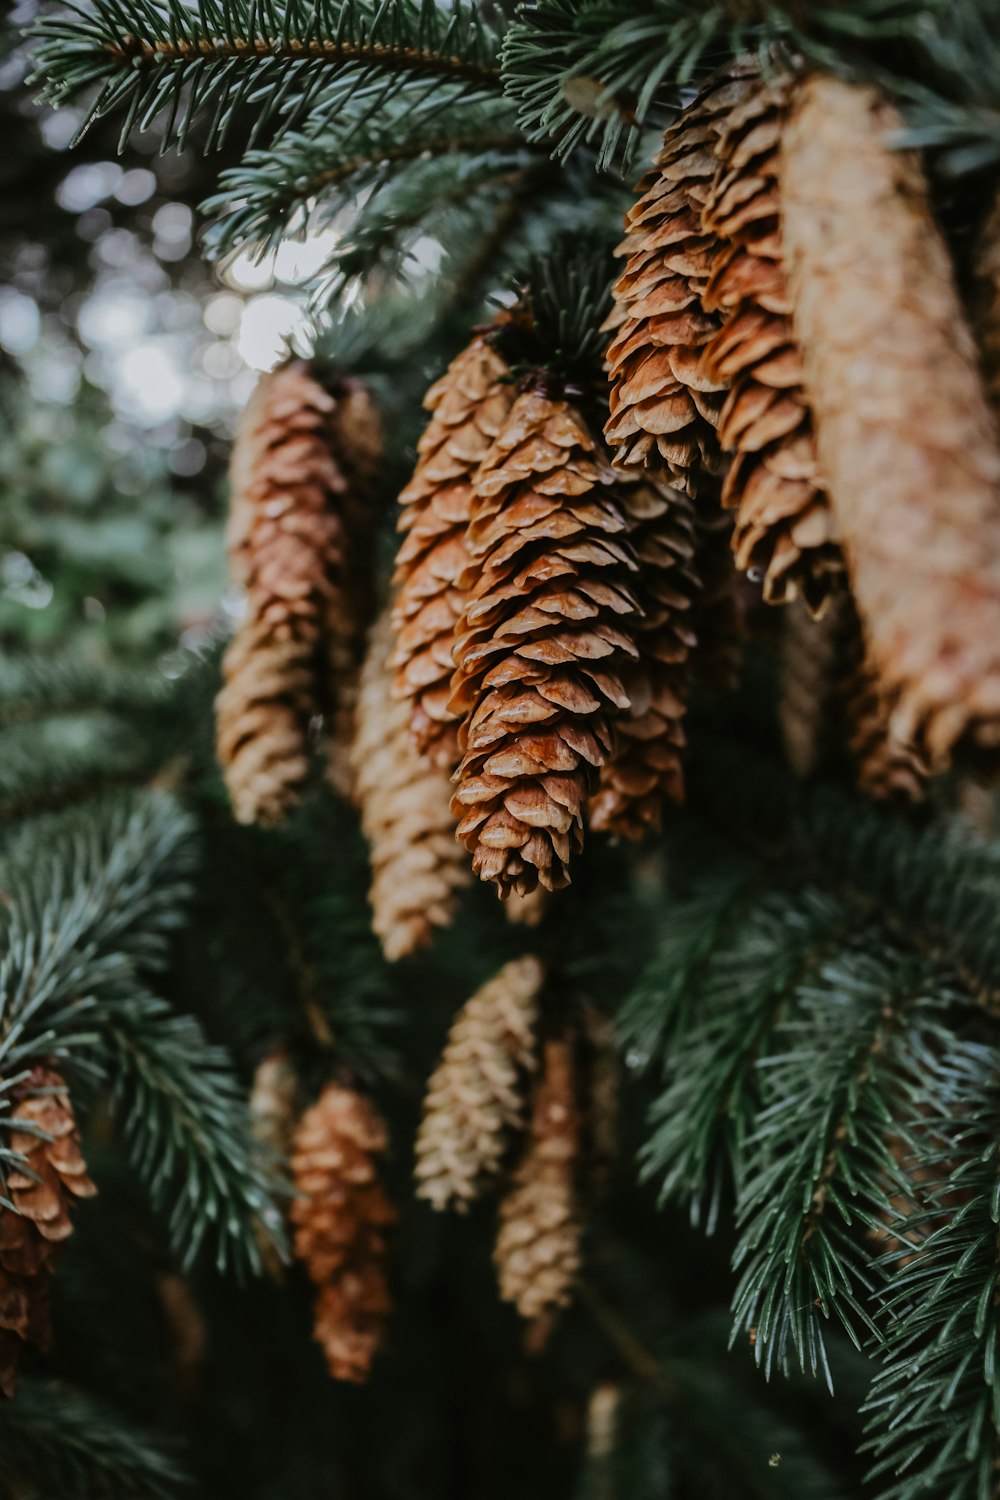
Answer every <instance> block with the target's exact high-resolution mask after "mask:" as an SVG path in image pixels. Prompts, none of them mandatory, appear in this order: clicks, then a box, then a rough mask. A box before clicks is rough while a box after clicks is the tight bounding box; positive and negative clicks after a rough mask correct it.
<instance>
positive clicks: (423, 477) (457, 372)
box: [392, 334, 514, 771]
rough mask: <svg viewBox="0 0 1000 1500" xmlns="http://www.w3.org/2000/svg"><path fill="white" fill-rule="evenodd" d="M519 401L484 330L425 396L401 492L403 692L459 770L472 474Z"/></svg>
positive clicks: (430, 748) (399, 665) (413, 719)
mask: <svg viewBox="0 0 1000 1500" xmlns="http://www.w3.org/2000/svg"><path fill="white" fill-rule="evenodd" d="M513 400H514V386H513V383H512V381H511V378H510V370H509V369H508V366H507V364H506V362H505V360H504V359H503V358H502V357H501V355H500V354H498V353H497V351H496V350H495V349H493V347H492V346H491V344H490V342H489V339H488V338H487V336H486V335H485V334H481V335H480V336H479V337H477V338H476V339H474V340H473V342H472V343H471V344H470V345H469V347H468V348H467V349H464V350H463V351H462V353H461V354H460V355H459V356H458V357H457V359H454V360H453V361H452V363H451V365H450V366H449V367H448V370H447V372H446V373H445V374H444V375H443V376H442V378H441V379H440V380H439V381H437V382H436V384H434V385H432V386H431V388H430V390H429V391H428V392H427V395H426V397H425V398H424V405H425V406H426V407H427V408H428V409H429V410H430V411H431V413H432V416H431V420H430V421H429V422H428V424H427V427H426V429H425V431H424V434H423V436H422V437H421V439H420V442H419V443H418V444H417V452H418V454H419V458H418V460H417V466H416V469H415V470H414V474H413V478H412V479H411V480H410V482H409V484H408V485H407V486H406V488H405V489H404V490H403V493H402V494H401V495H400V497H399V501H400V504H401V505H402V506H403V507H404V509H403V513H402V515H401V517H400V522H399V529H400V531H402V532H403V533H404V538H403V541H402V543H401V545H400V548H399V555H398V557H397V559H396V572H395V575H394V580H393V581H394V582H395V584H396V585H397V588H398V592H397V595H396V602H395V605H394V607H393V625H394V628H395V630H396V637H397V639H396V649H395V653H394V656H393V661H392V665H393V668H394V670H395V674H396V691H397V693H398V694H399V696H400V697H401V698H403V699H405V700H406V702H407V703H408V705H409V709H410V723H411V727H412V730H413V734H414V737H415V740H416V743H417V748H418V749H419V750H421V751H423V752H424V753H425V754H427V755H428V756H429V757H430V759H431V760H433V761H434V763H435V764H436V765H443V766H447V768H448V770H449V771H452V770H453V769H454V767H455V765H456V764H457V761H458V751H457V724H456V723H455V718H454V715H453V713H452V712H451V710H450V709H449V707H448V700H449V698H450V697H451V687H450V684H451V674H452V670H453V662H452V649H453V646H454V643H455V627H456V624H457V622H458V619H459V617H460V615H461V611H462V601H463V587H462V575H463V573H464V571H465V567H466V565H467V563H468V560H469V555H468V552H467V550H466V546H465V530H466V526H467V525H468V522H469V518H470V515H471V512H472V499H473V490H472V477H473V475H474V474H475V472H476V469H477V468H478V467H479V464H480V461H481V460H482V459H483V458H485V456H486V454H487V452H488V450H489V447H490V444H491V443H492V441H493V439H494V438H495V437H496V436H497V434H498V433H499V431H500V428H501V426H502V425H503V422H504V421H505V419H506V416H507V413H508V412H509V410H510V407H511V405H512V403H513Z"/></svg>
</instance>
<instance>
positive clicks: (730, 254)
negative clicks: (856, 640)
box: [702, 64, 843, 613]
mask: <svg viewBox="0 0 1000 1500" xmlns="http://www.w3.org/2000/svg"><path fill="white" fill-rule="evenodd" d="M735 81H736V82H737V83H738V84H739V85H740V86H741V89H742V93H741V96H740V97H739V98H736V99H734V100H733V104H732V108H731V110H730V112H729V113H728V114H727V116H726V119H725V121H724V122H723V123H722V124H721V128H720V130H719V135H718V140H717V141H716V143H715V145H714V148H713V149H714V153H715V155H716V157H717V158H718V160H719V168H718V171H717V174H716V176H715V178H714V180H713V182H712V187H711V191H710V192H709V195H708V199H707V202H706V204H705V208H704V213H703V222H704V225H705V229H706V231H708V232H710V233H711V234H713V235H715V236H717V237H718V239H719V241H720V248H719V249H718V251H717V252H716V254H715V256H714V259H713V263H712V274H711V277H710V278H709V282H708V285H707V287H706V290H705V294H704V306H705V309H706V311H708V312H711V313H716V314H718V315H719V316H720V317H721V318H722V319H723V320H724V323H723V327H722V328H721V329H720V330H719V332H718V333H716V334H715V335H714V337H713V338H712V340H711V342H710V343H709V344H708V345H707V347H706V348H705V351H704V355H703V359H702V368H703V369H704V370H705V372H706V373H707V375H708V376H709V377H710V378H711V379H714V380H717V381H718V382H719V383H720V384H724V385H726V386H728V387H729V388H730V389H729V394H728V395H727V397H726V402H725V406H724V407H723V410H722V416H721V420H720V423H719V442H720V444H721V446H722V447H723V448H724V449H726V450H728V451H733V452H735V455H736V456H735V458H734V459H733V461H732V463H731V464H730V467H729V470H728V472H727V474H726V478H725V482H724V485H723V490H722V502H723V504H724V505H725V506H727V507H731V508H733V509H735V511H736V527H735V530H734V533H733V550H734V553H735V557H736V563H737V566H738V567H739V568H740V569H741V570H744V571H748V572H749V571H756V572H759V573H760V574H761V575H762V579H763V591H764V598H765V600H767V602H768V603H771V604H782V603H784V602H785V601H786V600H790V599H795V598H797V597H798V596H799V595H801V596H802V597H803V598H804V599H805V601H806V604H807V605H808V606H809V608H810V610H811V611H812V612H813V613H817V612H819V611H821V610H822V609H823V608H824V606H825V604H826V602H827V600H828V598H829V595H830V590H831V588H832V587H834V585H835V584H836V582H837V580H838V578H839V576H840V575H841V573H842V571H843V563H842V560H841V555H840V550H839V548H838V546H837V544H836V539H835V535H834V524H833V515H832V512H831V510H830V505H829V502H828V500H827V497H826V495H825V494H824V492H823V490H822V488H821V486H820V480H819V472H818V462H817V458H816V448H815V442H814V439H813V431H812V417H811V414H810V411H809V407H808V404H807V402H806V398H805V393H804V391H803V388H802V378H803V377H802V359H801V356H800V354H799V351H798V348H797V346H796V343H795V339H794V337H793V334H792V324H791V316H790V314H791V304H790V298H789V292H788V282H787V277H786V275H785V270H784V264H783V254H782V243H781V194H780V190H779V184H778V177H779V155H780V146H781V137H782V132H783V129H784V125H785V121H786V119H787V116H788V110H789V106H790V103H791V99H792V94H793V89H794V82H793V80H792V79H791V77H790V76H788V75H785V74H781V73H776V72H775V73H771V74H769V76H768V78H767V80H766V81H765V80H764V79H762V78H761V75H760V73H759V71H758V69H757V68H756V66H754V65H753V64H743V65H741V66H739V67H738V69H737V71H736V75H735Z"/></svg>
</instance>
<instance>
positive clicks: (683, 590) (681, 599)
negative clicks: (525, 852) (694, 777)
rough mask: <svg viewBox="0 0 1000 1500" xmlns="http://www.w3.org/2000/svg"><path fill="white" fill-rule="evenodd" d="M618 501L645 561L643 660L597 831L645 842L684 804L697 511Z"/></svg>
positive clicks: (625, 492)
mask: <svg viewBox="0 0 1000 1500" xmlns="http://www.w3.org/2000/svg"><path fill="white" fill-rule="evenodd" d="M616 494H617V497H618V499H619V502H620V504H621V506H622V509H623V510H624V512H625V516H626V519H627V521H628V524H629V540H630V542H631V543H632V546H633V548H634V550H635V554H636V557H637V558H638V561H639V578H638V581H637V584H636V593H637V595H638V598H639V603H640V606H641V608H642V611H643V613H642V617H641V620H640V621H639V623H638V625H637V626H636V645H637V646H638V648H639V659H638V661H637V662H636V663H635V664H634V666H632V667H630V668H629V669H628V670H627V671H626V672H625V674H624V681H625V690H626V692H627V693H628V696H629V700H630V704H629V709H628V712H627V713H625V714H623V715H622V716H621V718H620V719H619V720H618V747H617V749H616V751H615V754H614V757H613V759H612V760H610V761H609V762H608V763H607V764H606V765H604V766H603V767H602V768H601V779H600V785H599V787H598V790H597V792H596V794H595V796H594V797H592V798H591V802H590V809H589V819H590V826H591V828H594V829H598V830H600V831H601V832H604V833H613V834H618V835H621V836H622V837H624V838H630V839H641V838H642V837H643V835H644V834H645V833H646V832H647V831H648V830H649V829H650V828H659V827H660V824H661V821H662V814H663V804H664V802H682V801H683V800H684V773H683V769H682V766H681V756H682V755H683V752H684V730H683V727H682V726H683V719H684V712H685V709H686V707H687V691H688V656H689V654H690V652H691V650H692V648H693V647H694V645H695V636H694V632H693V630H692V628H691V622H692V619H693V616H694V610H695V605H696V603H697V599H698V593H699V585H698V579H697V577H696V576H695V573H694V569H693V566H692V560H693V558H694V553H695V530H694V519H693V515H692V506H691V502H690V500H689V499H688V498H687V496H686V495H683V494H682V493H681V492H680V491H679V490H669V489H666V488H657V487H656V486H654V485H652V484H648V483H637V484H622V485H620V486H619V488H618V490H617V492H616Z"/></svg>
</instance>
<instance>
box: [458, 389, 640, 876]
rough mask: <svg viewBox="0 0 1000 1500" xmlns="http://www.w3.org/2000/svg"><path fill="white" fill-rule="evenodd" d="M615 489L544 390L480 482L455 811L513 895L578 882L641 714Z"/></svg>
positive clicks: (502, 441) (466, 835) (498, 447)
mask: <svg viewBox="0 0 1000 1500" xmlns="http://www.w3.org/2000/svg"><path fill="white" fill-rule="evenodd" d="M615 480H616V474H615V471H614V470H613V469H612V468H611V466H610V464H608V463H607V462H606V460H605V459H604V457H603V454H602V453H601V451H600V450H599V449H598V447H597V444H596V443H595V441H594V439H593V437H592V436H591V434H590V432H589V431H588V429H587V427H586V424H585V422H584V421H583V419H582V418H581V416H580V415H579V413H578V412H577V411H576V410H575V409H574V408H573V407H572V406H571V405H570V404H569V403H568V402H567V401H560V400H555V399H554V398H551V397H549V396H547V395H545V394H544V393H543V392H542V391H540V390H532V391H528V392H526V393H525V394H523V395H521V396H519V397H518V399H517V401H516V402H515V404H514V406H513V407H512V408H511V411H510V414H509V416H508V418H507V421H506V423H505V424H504V427H503V430H502V431H501V433H500V435H499V436H498V438H497V439H496V441H495V443H494V444H493V446H492V448H491V449H490V452H489V454H488V456H487V457H486V458H485V459H484V460H483V463H482V465H481V466H480V469H479V472H478V474H477V476H476V499H475V511H474V515H473V519H472V521H471V523H470V526H469V532H468V546H469V550H470V553H471V554H472V559H473V561H472V563H471V564H470V569H469V576H470V590H469V594H468V596H467V599H466V603H465V607H464V613H463V617H462V622H461V628H460V630H459V633H458V637H457V640H456V645H455V664H456V665H455V675H454V678H453V688H454V692H453V696H452V700H451V701H452V707H453V711H454V712H456V713H458V714H462V715H464V716H466V717H465V719H464V722H463V724H462V727H461V732H460V747H461V749H462V751H463V758H462V761H461V764H460V766H459V769H458V771H457V772H456V775H455V780H456V781H457V783H458V787H457V790H456V792H455V796H454V799H453V802H452V806H453V808H454V810H455V813H456V816H459V817H460V818H461V822H460V823H459V827H458V834H459V837H460V838H461V839H462V841H463V842H464V843H465V844H466V846H467V847H468V848H469V850H470V851H471V853H472V856H473V868H474V870H475V871H476V873H477V874H478V875H479V876H480V878H481V879H483V880H492V881H495V883H496V885H497V887H498V888H499V891H500V894H501V895H506V894H508V893H509V892H510V891H512V890H515V891H518V892H520V893H521V894H522V895H524V894H526V893H527V892H529V891H531V890H533V889H534V888H535V886H536V885H538V884H541V885H543V886H545V887H546V889H548V890H555V889H558V888H559V887H561V886H564V885H567V884H568V883H569V869H568V867H569V860H570V855H571V853H572V852H573V851H574V850H579V849H580V848H582V845H583V812H584V808H585V807H586V804H587V799H588V797H589V796H590V794H591V792H592V791H593V790H594V787H595V782H596V777H597V773H598V771H599V770H600V767H601V766H602V765H603V764H604V762H605V761H606V760H607V759H608V758H609V756H610V754H611V752H612V748H613V741H612V721H613V719H614V717H615V716H616V715H617V714H618V713H619V712H620V711H621V710H622V709H625V708H627V707H628V697H627V694H626V692H625V689H624V687H623V684H622V678H621V668H622V666H623V665H624V664H626V663H627V662H628V661H630V660H634V659H635V658H636V657H637V655H638V652H637V649H636V646H635V643H634V640H633V637H632V631H633V629H634V626H635V622H636V615H637V604H636V600H635V597H634V595H633V594H632V592H631V589H630V587H629V585H628V582H627V578H628V575H629V574H630V573H634V572H635V571H636V570H637V564H636V561H635V557H634V554H633V552H632V549H631V547H630V545H629V543H628V540H627V535H626V533H627V529H628V528H627V522H626V520H625V516H624V514H623V511H622V509H621V506H620V504H619V503H618V499H617V496H616V486H615ZM616 621H620V624H619V623H616ZM622 627H624V629H623V628H622Z"/></svg>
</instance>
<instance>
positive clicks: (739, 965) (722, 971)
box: [641, 885, 855, 1232]
mask: <svg viewBox="0 0 1000 1500" xmlns="http://www.w3.org/2000/svg"><path fill="white" fill-rule="evenodd" d="M743 889H744V887H743V886H742V885H739V886H737V887H736V892H739V893H740V894H742V891H743ZM715 894H716V895H717V891H716V892H715ZM733 905H734V903H733V902H732V901H730V902H729V903H728V904H724V905H723V906H722V907H721V910H720V908H719V906H718V905H716V906H715V907H714V908H713V907H712V906H709V908H708V910H709V914H710V919H709V921H708V923H705V924H704V925H703V928H702V934H701V939H702V941H701V942H698V941H697V940H696V945H694V952H695V953H699V954H700V953H704V952H705V950H704V947H703V946H702V944H703V941H704V937H705V936H707V935H708V933H709V932H711V931H712V930H713V929H714V930H715V931H716V932H717V933H719V937H722V933H721V932H719V928H720V927H723V926H724V923H725V921H726V919H727V918H729V919H731V918H732V916H733ZM687 909H688V905H687V904H686V905H685V907H684V908H682V909H681V911H680V912H678V914H677V918H676V922H677V925H680V924H681V923H682V922H683V920H684V918H683V914H682V913H683V912H684V911H686V910H687ZM738 909H739V908H738V906H737V910H738ZM713 918H714V920H713ZM720 919H721V921H720ZM854 920H855V919H854V914H853V913H852V912H850V911H848V910H847V909H846V908H845V907H843V906H842V905H840V904H839V903H837V902H831V901H830V900H829V899H827V898H826V897H824V896H821V895H819V894H818V893H815V892H809V891H806V892H805V893H803V895H802V896H801V897H799V898H797V899H796V898H795V897H792V896H790V895H787V894H778V893H774V894H772V895H770V896H769V897H765V898H764V899H763V900H762V901H760V902H759V904H758V905H757V906H755V907H754V908H753V909H752V910H751V911H750V912H749V913H744V914H743V919H742V921H740V922H739V924H738V925H737V927H736V928H735V931H731V932H729V933H728V934H726V936H725V938H724V940H723V941H722V942H721V943H719V942H717V944H716V946H715V947H714V950H713V951H712V952H711V953H710V955H706V957H707V962H705V963H704V966H703V968H702V972H701V974H700V975H698V978H699V979H700V983H697V984H694V985H693V984H692V983H691V980H692V979H693V978H695V973H692V972H691V970H689V977H688V979H687V983H686V985H685V990H686V993H685V995H684V1000H685V1002H686V1011H687V1015H688V1017H689V1024H688V1025H687V1026H682V1027H681V1028H680V1031H679V1034H678V1035H677V1036H676V1037H675V1039H674V1040H673V1042H672V1043H671V1045H670V1046H669V1047H668V1048H667V1049H666V1057H665V1064H666V1073H667V1085H666V1089H665V1091H664V1092H663V1094H662V1095H661V1096H660V1098H659V1099H658V1100H657V1101H656V1103H655V1105H654V1106H653V1109H652V1111H651V1112H650V1124H651V1125H652V1126H654V1127H655V1128H654V1130H653V1134H652V1135H651V1136H650V1138H649V1140H648V1141H647V1142H646V1145H645V1147H644V1148H643V1151H642V1154H641V1160H642V1164H643V1176H644V1177H651V1176H656V1177H662V1187H661V1198H662V1199H664V1200H668V1199H675V1198H687V1199H688V1200H689V1202H690V1207H691V1215H692V1219H693V1221H694V1222H695V1223H705V1225H706V1227H707V1229H708V1231H709V1232H711V1231H712V1230H713V1229H714V1227H715V1224H716V1222H717V1218H718V1212H719V1207H720V1202H721V1197H722V1192H723V1188H724V1186H725V1185H726V1183H727V1181H733V1182H735V1184H736V1187H737V1191H738V1192H739V1191H740V1190H741V1188H742V1186H743V1181H744V1176H745V1172H746V1167H747V1163H746V1157H747V1150H748V1145H747V1143H748V1141H749V1140H750V1138H751V1137H752V1135H753V1132H754V1127H755V1123H756V1120H757V1116H758V1113H759V1111H760V1109H761V1107H762V1100H761V1070H760V1067H759V1066H758V1064H759V1061H760V1056H761V1054H762V1052H766V1051H767V1049H768V1044H769V1043H770V1041H771V1039H772V1035H773V1032H774V1028H775V1026H776V1025H778V1024H779V1023H780V1022H781V1020H782V1017H783V1014H784V1012H785V1009H786V1007H787V1006H788V1005H789V1004H790V1003H792V1002H793V1001H794V998H795V997H796V996H797V994H798V992H799V990H800V989H801V987H802V986H803V985H804V984H806V983H807V982H808V981H809V980H810V978H811V976H813V975H815V973H816V971H817V969H818V968H819V967H820V965H821V964H823V963H824V962H825V961H826V960H827V959H828V958H829V956H830V950H831V948H833V949H836V948H837V947H839V946H841V945H843V943H844V942H845V941H846V939H847V938H848V936H849V934H850V932H851V929H852V925H853V923H854ZM706 929H707V931H706ZM659 961H660V962H662V959H660V960H659ZM695 972H696V971H695ZM647 982H648V981H647ZM680 982H681V983H684V981H683V980H681V981H680ZM674 983H675V984H676V983H677V980H674Z"/></svg>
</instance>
